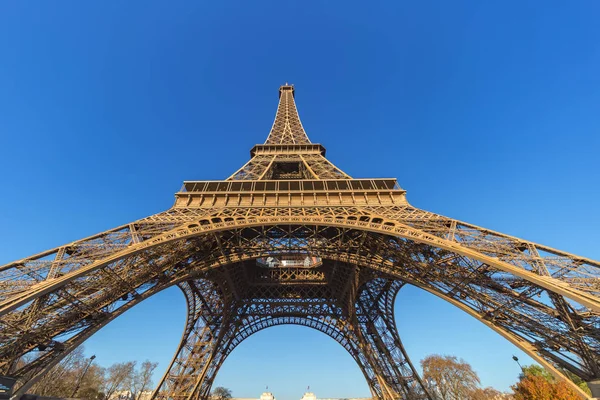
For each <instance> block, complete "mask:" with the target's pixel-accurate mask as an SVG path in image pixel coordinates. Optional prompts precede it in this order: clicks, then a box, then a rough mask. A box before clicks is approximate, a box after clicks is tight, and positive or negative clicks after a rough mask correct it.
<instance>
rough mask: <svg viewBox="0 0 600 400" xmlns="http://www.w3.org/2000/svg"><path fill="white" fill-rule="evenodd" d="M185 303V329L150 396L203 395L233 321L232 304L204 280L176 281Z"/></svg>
mask: <svg viewBox="0 0 600 400" xmlns="http://www.w3.org/2000/svg"><path fill="white" fill-rule="evenodd" d="M180 287H181V289H182V290H183V292H184V294H185V296H186V301H187V304H188V319H187V323H186V329H185V332H184V335H183V338H182V340H181V343H180V345H179V347H178V349H177V352H176V354H175V357H174V358H173V360H172V362H171V365H170V366H169V368H168V369H167V371H166V373H165V375H164V376H163V377H162V379H161V381H160V383H159V385H158V387H157V389H156V390H155V392H154V393H153V394H152V398H153V399H180V400H191V399H204V398H206V397H207V396H208V394H209V392H210V386H211V385H212V379H213V378H214V375H215V372H216V371H214V369H215V366H216V365H220V362H219V360H220V358H221V357H222V354H223V350H224V344H225V343H226V342H227V341H228V337H229V336H230V335H231V333H232V328H233V327H234V326H235V324H233V323H232V319H233V318H234V317H235V315H234V314H235V309H236V305H235V304H234V303H233V302H232V301H230V300H229V299H223V298H222V297H221V294H220V293H219V290H218V288H217V287H216V286H214V285H213V284H212V283H210V282H208V281H193V282H186V283H184V284H181V285H180Z"/></svg>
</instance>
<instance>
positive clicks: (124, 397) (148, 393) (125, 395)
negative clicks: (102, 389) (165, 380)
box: [108, 390, 152, 400]
mask: <svg viewBox="0 0 600 400" xmlns="http://www.w3.org/2000/svg"><path fill="white" fill-rule="evenodd" d="M150 397H152V390H144V391H143V392H142V393H138V394H137V395H136V396H135V398H134V395H133V393H131V391H130V390H118V391H116V392H114V393H113V394H112V395H111V396H110V397H109V399H108V400H150Z"/></svg>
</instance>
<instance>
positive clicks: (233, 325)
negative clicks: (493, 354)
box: [0, 85, 600, 399]
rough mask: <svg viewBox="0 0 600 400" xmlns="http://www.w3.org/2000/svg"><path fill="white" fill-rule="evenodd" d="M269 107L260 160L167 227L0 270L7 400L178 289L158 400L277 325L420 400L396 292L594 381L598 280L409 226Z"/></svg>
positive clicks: (118, 235) (191, 201)
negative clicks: (437, 301)
mask: <svg viewBox="0 0 600 400" xmlns="http://www.w3.org/2000/svg"><path fill="white" fill-rule="evenodd" d="M279 97H280V100H279V107H278V109H277V114H276V117H275V122H274V123H273V127H272V129H271V132H270V133H269V136H268V138H267V140H266V142H265V143H264V144H261V145H256V146H255V147H254V148H252V150H251V158H250V161H248V162H247V163H246V164H245V165H244V166H243V167H242V168H240V169H239V170H237V171H236V172H235V173H234V174H233V175H231V176H230V177H229V178H228V179H227V180H224V181H189V182H185V183H184V185H183V187H182V189H181V190H180V191H179V192H178V193H176V195H175V204H174V205H173V207H172V208H171V209H169V210H167V211H164V212H161V213H158V214H155V215H152V216H150V217H147V218H144V219H141V220H138V221H135V222H132V223H130V224H126V225H122V226H119V227H117V228H114V229H111V230H108V231H106V232H102V233H99V234H97V235H94V236H91V237H88V238H85V239H82V240H78V241H75V242H72V243H68V244H66V245H64V246H61V247H58V248H56V249H52V250H48V251H45V252H43V253H40V254H37V255H35V256H32V257H27V258H24V259H21V260H18V261H15V262H12V263H10V264H7V265H4V266H2V267H0V329H1V330H0V374H6V375H12V376H15V377H17V378H18V379H19V382H18V388H17V390H16V393H17V394H22V393H25V392H26V390H27V389H28V388H29V387H30V386H31V385H32V384H33V383H34V382H36V381H37V380H38V379H39V377H40V376H41V375H43V374H44V373H45V372H46V371H48V370H49V369H50V368H51V367H52V366H53V365H55V364H56V363H57V362H59V361H60V360H61V359H62V358H63V357H64V356H65V355H66V354H68V353H69V352H70V351H71V350H73V349H74V348H75V347H77V346H78V345H80V344H81V343H83V342H84V341H85V340H86V339H87V338H89V337H90V336H91V335H93V334H94V333H95V332H97V331H98V330H99V329H101V328H102V327H103V326H105V325H106V324H107V323H109V322H110V321H112V320H113V319H114V318H115V317H117V316H119V315H120V314H122V313H123V312H124V311H126V310H128V309H130V308H131V307H133V306H134V305H136V304H138V303H139V302H141V301H143V300H145V299H146V298H148V297H150V296H152V295H154V294H155V293H157V292H159V291H161V290H163V289H165V288H168V287H171V286H173V285H176V286H178V287H179V288H180V289H181V290H182V291H183V293H184V295H185V298H186V300H187V307H188V312H187V321H186V325H185V329H184V333H183V336H182V339H181V343H180V345H179V347H178V349H177V352H176V354H175V356H174V358H173V360H172V363H171V365H170V367H169V368H168V369H167V371H166V373H165V375H164V376H163V378H162V379H161V381H160V384H159V385H158V387H157V389H156V391H155V392H154V398H155V399H198V398H206V397H207V396H208V394H209V392H210V388H211V384H212V382H213V379H214V377H215V376H216V374H217V372H218V371H219V367H220V366H221V365H222V363H223V361H224V360H225V359H226V357H227V356H228V355H229V354H230V353H231V351H233V349H234V348H235V347H236V346H237V345H238V344H239V343H240V342H242V341H243V340H244V339H245V338H247V337H249V336H250V335H252V334H254V333H256V332H258V331H260V330H262V329H265V328H268V327H271V326H274V325H280V324H298V325H304V326H308V327H312V328H314V329H317V330H319V331H321V332H323V333H325V334H327V335H329V336H330V337H332V338H333V339H335V340H336V341H337V342H339V343H340V344H341V345H342V346H343V347H344V348H345V349H346V350H347V351H348V352H349V353H350V355H351V356H352V357H353V358H354V360H355V361H356V363H357V364H358V366H359V367H360V369H361V371H362V372H363V374H364V376H365V379H366V380H367V382H368V385H369V387H370V389H371V392H372V394H373V396H374V397H375V398H378V399H426V398H430V396H429V394H428V393H427V391H426V389H425V388H424V387H423V385H422V384H421V380H420V378H419V376H418V374H417V371H416V370H415V368H414V367H413V365H412V363H411V362H410V359H409V358H408V355H407V354H406V351H405V350H404V348H403V346H402V343H401V341H400V337H399V335H398V332H397V330H396V324H395V321H394V313H393V304H394V298H395V296H396V294H397V293H398V291H399V290H400V289H401V287H402V286H403V285H405V284H412V285H416V286H418V287H420V288H422V289H424V290H426V291H428V292H431V293H432V294H435V295H436V296H439V297H440V298H442V299H444V300H446V301H448V302H450V303H451V304H453V305H455V306H457V307H458V308H460V309H462V310H463V311H465V312H467V313H469V314H470V315H472V316H473V317H475V318H477V319H478V320H479V321H481V322H482V323H483V324H485V325H487V326H488V327H490V328H491V329H493V330H495V331H496V332H498V333H499V334H501V335H502V336H503V337H505V338H506V339H508V340H509V341H511V342H512V343H513V344H515V345H516V346H517V347H519V348H520V349H522V350H523V351H525V352H526V353H527V354H529V355H530V356H531V357H533V358H534V359H535V360H536V361H538V362H539V363H541V364H542V365H544V366H545V367H546V368H547V369H549V370H550V371H551V372H553V373H554V374H555V375H556V376H558V377H559V378H561V379H564V376H563V374H562V372H561V371H564V370H566V371H570V372H572V373H574V374H576V375H578V376H580V377H581V378H582V379H584V380H586V381H596V380H598V379H599V378H600V366H599V355H598V354H599V353H600V328H599V325H600V263H599V262H597V261H594V260H590V259H587V258H584V257H579V256H576V255H573V254H568V253H565V252H562V251H560V250H555V249H552V248H549V247H547V246H543V245H539V244H535V243H532V242H529V241H527V240H523V239H519V238H516V237H512V236H508V235H504V234H501V233H498V232H494V231H490V230H487V229H484V228H480V227H478V226H475V225H472V224H468V223H465V222H461V221H457V220H454V219H451V218H447V217H444V216H441V215H438V214H434V213H431V212H427V211H423V210H420V209H418V208H415V207H413V206H412V205H410V204H409V203H408V202H407V200H406V194H405V191H404V190H402V188H401V187H400V186H399V185H398V183H397V182H396V180H395V179H391V178H390V179H352V178H351V177H350V176H348V175H347V174H346V173H344V172H343V171H342V170H340V169H339V168H337V167H336V166H335V165H333V164H332V163H331V162H330V161H329V160H327V158H325V148H324V147H323V146H322V145H320V144H313V143H311V142H310V140H309V139H308V136H307V135H306V133H305V131H304V129H303V127H302V124H301V122H300V118H299V117H298V113H297V110H296V105H295V100H294V87H293V86H291V85H284V86H282V87H281V88H280V89H279ZM24 356H27V357H24ZM24 359H26V360H28V361H27V362H23V360H24ZM19 361H20V362H19ZM581 393H582V392H581ZM582 396H583V394H582Z"/></svg>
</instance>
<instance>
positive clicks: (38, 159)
mask: <svg viewBox="0 0 600 400" xmlns="http://www.w3.org/2000/svg"><path fill="white" fill-rule="evenodd" d="M299 4H302V5H299ZM599 19H600V3H599V2H597V1H595V0H590V1H585V0H582V1H577V2H564V1H534V2H531V1H521V0H520V1H502V2H482V1H412V2H398V1H393V2H392V1H391V2H388V3H387V4H383V3H378V5H372V6H369V7H367V6H365V3H364V2H351V1H344V2H314V3H313V2H298V4H293V3H291V2H284V1H260V2H247V1H239V2H226V1H222V2H221V1H204V2H199V1H178V2H155V1H137V2H136V1H128V2H95V3H92V2H81V1H61V2H36V3H35V4H33V3H31V2H16V1H5V2H2V3H1V4H0V51H1V53H0V170H1V171H2V175H1V176H2V184H1V185H0V237H1V238H2V240H0V263H2V264H3V263H6V262H9V261H11V260H14V259H18V258H21V257H24V256H27V255H30V254H33V253H36V252H39V251H42V250H45V249H47V248H51V247H55V246H58V245H61V244H63V243H66V242H69V241H72V240H76V239H78V238H82V237H84V236H87V235H90V234H93V233H96V232H100V231H103V230H105V229H108V228H111V227H114V226H117V225H120V224H123V223H127V222H130V221H132V220H135V219H137V218H141V217H145V216H147V215H150V214H152V213H155V212H159V211H162V210H164V209H167V208H168V207H170V206H171V205H172V202H173V193H174V192H176V191H177V190H178V189H179V187H180V185H181V182H182V181H183V180H194V179H198V180H200V179H222V178H225V177H227V176H228V175H230V174H231V173H232V172H233V171H235V170H236V169H237V168H238V167H240V166H241V165H242V164H243V163H244V162H245V161H246V160H247V158H248V153H249V149H250V148H251V147H252V145H254V144H255V143H261V142H263V141H264V139H265V138H266V135H267V133H268V131H269V129H270V127H271V124H272V119H273V117H274V114H275V108H276V105H277V88H278V87H279V85H281V84H282V83H284V82H286V81H288V82H290V83H294V84H295V85H296V89H297V91H296V99H297V102H298V108H299V110H300V114H301V117H302V121H303V123H304V126H305V128H306V130H307V132H308V134H309V136H310V138H311V139H312V141H313V142H320V143H322V144H324V145H325V146H326V147H327V148H328V156H329V158H330V159H331V160H332V161H333V162H334V163H335V164H336V165H338V166H339V167H340V168H342V169H344V170H345V171H346V172H347V173H349V174H350V175H352V176H354V177H397V178H398V180H399V182H400V184H401V185H402V186H403V188H405V189H406V190H408V198H409V201H410V202H411V203H412V204H414V205H415V206H418V207H421V208H424V209H427V210H430V211H435V212H438V213H441V214H444V215H447V216H450V217H454V218H457V219H461V220H466V221H469V222H471V223H475V224H478V225H481V226H484V227H487V228H490V229H494V230H499V231H502V232H505V233H508V234H512V235H516V236H520V237H523V238H526V239H529V240H533V241H536V242H541V243H544V244H547V245H550V246H554V247H557V248H560V249H563V250H567V251H570V252H573V253H576V254H580V255H583V256H587V257H591V258H595V259H599V258H600V250H599V248H598V240H599V238H600V237H599V235H598V230H597V227H598V226H600V212H598V211H599V210H598V196H599V194H600V179H599V175H600V165H599V161H598V149H599V147H600V139H599V138H600V112H599V110H600V73H599V71H600V45H599V43H600V24H599V23H598V20H599ZM397 318H398V320H399V330H400V333H401V335H402V337H403V339H404V341H405V344H406V348H407V349H408V351H409V352H410V354H411V355H412V357H413V360H414V361H415V362H418V361H419V360H420V359H421V358H423V357H424V356H426V355H427V354H430V353H442V354H454V355H457V356H459V357H462V358H464V359H465V360H466V361H468V362H470V363H471V364H472V365H473V366H474V368H475V369H476V371H477V372H478V373H479V375H480V377H481V380H482V383H483V384H484V385H492V386H495V387H497V388H498V389H503V390H505V389H508V386H509V385H510V384H512V383H513V382H514V380H515V379H516V377H517V374H518V372H519V371H518V368H517V366H516V365H515V364H514V362H513V361H512V360H511V355H512V354H513V353H514V354H517V355H518V356H519V357H520V358H521V359H522V360H523V361H524V362H525V363H527V362H528V358H527V357H525V356H524V355H523V354H521V353H520V352H519V351H517V350H516V349H514V348H513V347H512V345H510V344H508V343H507V342H505V341H504V340H503V339H501V338H500V337H499V336H497V335H496V334H494V333H492V332H490V331H488V330H487V329H486V328H485V327H483V326H482V325H481V324H479V323H478V322H476V321H475V320H473V319H471V318H470V317H468V316H466V315H464V314H462V313H461V312H460V311H458V310H454V309H453V308H452V307H451V306H449V305H447V304H445V303H443V302H442V301H440V300H438V299H436V298H433V297H432V296H431V295H427V294H425V293H422V292H421V291H420V290H418V289H416V288H409V289H407V290H403V293H401V295H400V296H399V299H398V304H397ZM183 323H184V300H183V297H182V296H181V295H180V294H179V293H178V292H177V290H168V291H165V292H163V293H161V294H159V295H157V296H155V297H154V298H152V299H150V300H148V301H147V302H145V303H143V304H142V305H140V306H138V307H137V308H136V309H134V310H132V311H130V312H129V313H127V314H125V315H124V316H123V317H121V318H120V319H118V320H117V321H114V322H113V323H112V324H111V325H110V326H108V327H107V328H106V329H104V330H103V331H101V332H100V333H98V334H97V335H96V336H94V337H93V338H92V339H90V340H89V341H88V343H86V349H87V350H86V351H87V353H88V354H90V355H91V354H96V356H97V361H98V362H99V363H101V364H102V365H109V364H111V363H113V362H117V361H125V360H130V359H136V360H140V361H141V360H143V359H146V358H149V359H151V360H156V361H159V362H160V367H159V370H160V371H159V374H157V375H160V374H162V372H163V370H164V368H166V365H167V363H168V361H169V360H170V357H171V354H172V352H173V351H174V350H175V347H176V345H177V342H178V340H179V338H180V334H181V329H182V327H183ZM216 384H217V385H224V386H227V387H229V388H231V389H232V390H233V394H234V395H235V396H246V397H251V396H257V395H259V394H260V392H261V391H262V390H263V388H264V385H266V384H268V385H269V387H270V389H272V391H273V392H274V393H275V395H276V396H277V397H278V398H279V399H280V400H293V399H297V398H299V396H301V394H302V392H303V390H304V389H305V387H306V386H307V385H310V386H311V389H313V390H314V391H315V392H316V393H317V395H318V396H320V397H344V396H367V395H368V394H369V392H368V388H367V385H366V383H365V381H364V379H363V377H362V375H361V374H360V372H359V370H358V368H357V367H356V366H355V365H354V364H353V361H352V360H351V358H350V356H349V355H347V354H346V353H345V351H344V350H343V349H342V348H341V346H339V345H337V344H336V343H335V342H334V341H333V340H332V339H329V338H328V337H326V336H325V335H323V334H321V333H318V332H316V331H311V330H309V329H307V328H302V327H293V326H285V327H278V328H272V329H269V330H266V331H263V332H261V333H259V334H257V335H256V336H253V337H251V338H250V339H248V340H247V341H246V342H244V343H242V345H240V347H238V349H237V350H236V351H234V353H233V354H232V355H231V357H230V358H229V359H228V360H227V361H226V363H225V364H224V366H223V368H222V370H221V373H220V374H219V376H218V377H217V381H216Z"/></svg>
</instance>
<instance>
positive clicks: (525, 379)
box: [512, 365, 581, 400]
mask: <svg viewBox="0 0 600 400" xmlns="http://www.w3.org/2000/svg"><path fill="white" fill-rule="evenodd" d="M519 378H520V379H519V382H517V384H516V385H514V386H513V387H512V389H513V390H514V392H515V394H514V396H515V400H580V399H581V397H580V396H579V395H578V394H577V392H575V390H573V389H572V388H571V387H570V386H569V385H568V384H567V383H566V382H564V381H557V380H556V379H555V378H554V377H553V376H552V375H550V374H549V373H548V372H547V371H545V370H544V369H543V368H541V367H539V366H537V365H530V366H528V367H524V368H523V373H522V374H521V375H520V377H519Z"/></svg>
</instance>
